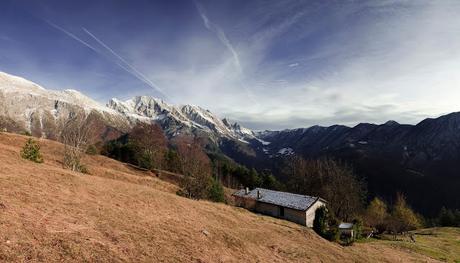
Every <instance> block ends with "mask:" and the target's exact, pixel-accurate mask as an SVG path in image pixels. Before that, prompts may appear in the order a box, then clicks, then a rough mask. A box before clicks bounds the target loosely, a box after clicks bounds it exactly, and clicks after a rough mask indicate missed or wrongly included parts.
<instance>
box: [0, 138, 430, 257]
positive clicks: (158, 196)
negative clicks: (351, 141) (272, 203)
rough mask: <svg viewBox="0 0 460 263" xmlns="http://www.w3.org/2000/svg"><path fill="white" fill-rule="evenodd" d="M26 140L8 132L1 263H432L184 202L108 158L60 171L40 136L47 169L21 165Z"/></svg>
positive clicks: (1, 164) (1, 158) (0, 150)
mask: <svg viewBox="0 0 460 263" xmlns="http://www.w3.org/2000/svg"><path fill="white" fill-rule="evenodd" d="M26 140H27V137H26V136H21V135H14V134H9V133H0V244H1V245H0V261H7V262H11V261H13V262H17V261H42V262H50V261H100V262H123V261H141V262H178V261H182V262H241V261H247V262H306V261H309V262H310V261H312V262H319V261H322V262H337V261H341V262H356V261H357V262H369V261H374V262H375V261H386V262H395V261H432V260H431V259H430V258H427V257H425V256H423V255H421V254H417V253H415V252H410V251H409V250H407V249H406V248H396V247H394V246H391V245H387V244H383V243H379V242H372V243H366V244H355V245H354V246H352V247H341V246H339V245H337V244H335V243H330V242H328V241H326V240H324V239H322V238H320V237H319V236H317V235H316V234H315V233H314V232H313V231H312V230H311V229H307V228H304V227H302V226H299V225H296V224H294V223H289V222H285V221H282V220H278V219H275V218H270V217H266V216H261V215H257V214H253V213H251V212H248V211H246V210H244V209H240V208H236V207H232V206H229V205H225V204H217V203H211V202H207V201H194V200H189V199H186V198H182V197H180V196H177V195H176V194H175V192H176V191H177V189H178V188H177V186H176V185H173V184H170V183H168V182H165V181H162V180H160V179H158V178H157V177H156V176H155V175H154V174H152V173H151V172H144V171H139V170H136V169H135V168H132V167H130V166H127V165H125V164H123V163H120V162H117V161H114V160H111V159H108V158H106V157H103V156H86V157H85V159H84V162H85V164H87V166H88V169H89V172H90V174H89V175H88V174H81V173H75V172H71V171H69V170H64V169H62V165H61V163H60V158H61V156H62V152H63V146H62V145H61V144H60V143H58V142H55V141H50V140H46V139H39V142H40V144H41V146H42V153H43V155H44V159H45V162H44V163H43V164H35V163H32V162H29V161H26V160H23V159H21V158H20V154H19V152H20V149H21V147H22V146H23V145H24V143H25V141H26Z"/></svg>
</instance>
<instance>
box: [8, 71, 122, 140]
mask: <svg viewBox="0 0 460 263" xmlns="http://www.w3.org/2000/svg"><path fill="white" fill-rule="evenodd" d="M76 112H84V113H85V114H86V115H87V116H91V118H93V119H100V120H101V122H103V123H104V124H105V126H111V127H117V129H118V130H120V131H125V130H126V129H127V128H128V122H127V121H126V119H125V118H123V116H121V115H120V114H119V113H118V112H116V111H114V110H112V109H110V108H108V107H105V106H102V105H100V104H99V103H97V102H96V101H94V100H92V99H91V98H89V97H87V96H85V95H83V94H81V93H80V92H78V91H76V90H64V91H55V90H47V89H45V88H43V87H41V86H39V85H38V84H36V83H33V82H31V81H28V80H26V79H24V78H21V77H17V76H12V75H9V74H6V73H3V72H0V126H2V127H1V128H2V129H8V130H12V131H17V132H19V131H29V132H31V133H32V134H34V135H36V136H40V137H47V138H55V137H56V136H57V134H58V132H59V131H58V130H59V125H60V124H61V123H62V121H63V120H65V119H66V118H68V117H69V115H70V114H72V113H76ZM100 128H101V129H102V126H101V127H100ZM101 132H103V131H101Z"/></svg>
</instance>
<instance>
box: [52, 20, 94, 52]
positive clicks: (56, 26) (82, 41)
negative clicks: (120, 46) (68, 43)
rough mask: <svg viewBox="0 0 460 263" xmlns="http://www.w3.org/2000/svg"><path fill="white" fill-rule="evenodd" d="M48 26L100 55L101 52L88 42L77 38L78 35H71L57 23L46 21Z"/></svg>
mask: <svg viewBox="0 0 460 263" xmlns="http://www.w3.org/2000/svg"><path fill="white" fill-rule="evenodd" d="M44 21H45V22H46V23H47V24H48V25H50V26H52V27H54V28H55V29H57V30H59V31H61V32H62V33H64V34H66V35H67V36H69V37H70V38H72V39H74V40H76V41H77V42H79V43H80V44H82V45H84V46H86V47H87V48H89V49H91V50H93V51H94V52H96V53H98V54H100V53H101V52H100V51H99V50H97V49H96V48H95V47H93V46H92V45H90V44H88V43H87V42H86V41H84V40H82V39H81V38H79V37H77V36H76V35H74V34H72V33H70V32H69V31H67V30H65V29H64V28H62V27H60V26H58V25H56V24H55V23H53V22H51V21H48V20H44Z"/></svg>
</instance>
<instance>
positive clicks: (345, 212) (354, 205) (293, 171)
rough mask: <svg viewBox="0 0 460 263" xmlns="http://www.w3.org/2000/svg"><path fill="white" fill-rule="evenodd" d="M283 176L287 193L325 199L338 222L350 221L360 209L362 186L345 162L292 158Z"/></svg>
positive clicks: (326, 159)
mask: <svg viewBox="0 0 460 263" xmlns="http://www.w3.org/2000/svg"><path fill="white" fill-rule="evenodd" d="M285 174H286V176H287V178H288V183H287V187H288V190H290V191H291V192H295V193H299V194H305V195H312V196H319V197H322V198H324V199H326V200H327V201H328V203H329V204H330V207H329V208H330V209H331V212H332V213H333V214H334V215H335V216H336V217H338V218H340V219H341V220H344V221H349V220H351V219H353V218H354V217H355V216H356V215H358V214H359V213H360V212H361V210H362V208H363V203H364V200H365V197H366V187H365V183H364V182H363V181H362V180H360V179H359V178H358V177H356V175H355V174H354V172H353V169H351V167H350V166H348V165H346V164H344V163H341V162H338V161H336V160H334V159H330V158H323V159H318V160H305V159H303V158H301V157H298V156H294V157H292V158H291V159H290V160H289V161H288V165H287V166H286V169H285Z"/></svg>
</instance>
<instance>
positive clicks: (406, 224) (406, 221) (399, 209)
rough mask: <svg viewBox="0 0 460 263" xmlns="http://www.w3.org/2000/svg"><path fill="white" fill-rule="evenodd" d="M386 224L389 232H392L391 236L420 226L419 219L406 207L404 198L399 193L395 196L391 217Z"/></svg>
mask: <svg viewBox="0 0 460 263" xmlns="http://www.w3.org/2000/svg"><path fill="white" fill-rule="evenodd" d="M388 224H389V230H390V231H391V232H393V234H399V233H401V234H402V233H404V232H407V231H409V230H414V229H417V228H419V227H420V226H421V220H420V218H419V217H418V216H417V215H416V214H415V212H414V211H412V209H411V208H410V207H409V206H408V205H407V202H406V198H405V197H404V195H403V194H401V193H398V194H397V195H396V202H395V204H394V206H393V209H392V211H391V217H390V219H389V222H388Z"/></svg>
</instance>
